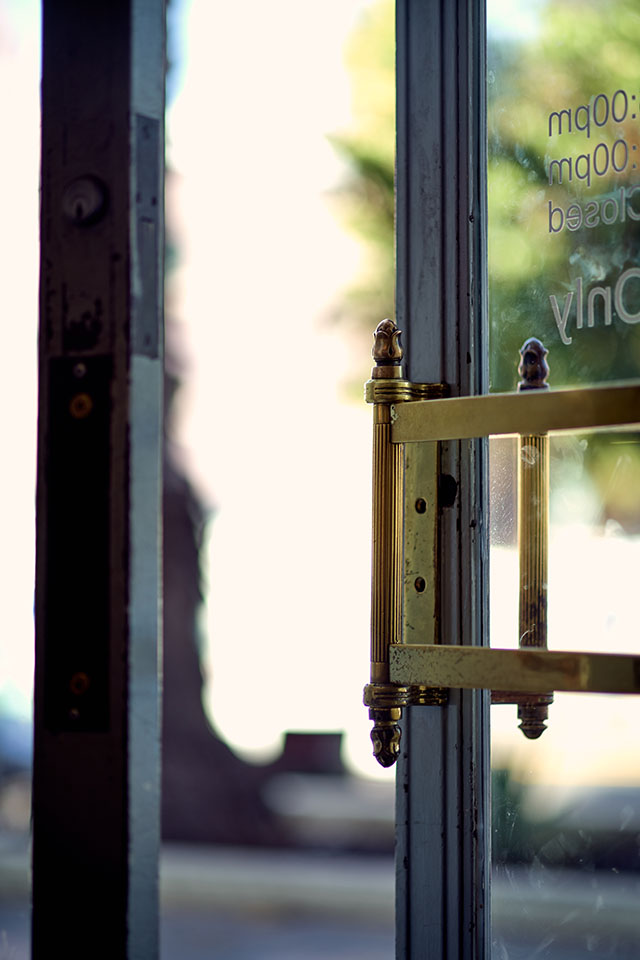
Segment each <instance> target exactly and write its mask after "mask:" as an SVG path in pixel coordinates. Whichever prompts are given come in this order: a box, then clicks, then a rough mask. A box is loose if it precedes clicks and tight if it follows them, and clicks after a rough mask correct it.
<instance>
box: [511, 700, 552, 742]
mask: <svg viewBox="0 0 640 960" xmlns="http://www.w3.org/2000/svg"><path fill="white" fill-rule="evenodd" d="M549 699H552V698H549ZM548 719H549V707H548V706H547V704H544V703H540V704H535V705H534V704H522V705H521V706H520V707H518V720H520V726H519V728H518V729H520V730H522V732H523V733H524V735H525V737H526V738H527V740H537V739H538V737H541V736H542V734H543V733H544V731H545V730H546V729H547V725H546V723H545V720H548Z"/></svg>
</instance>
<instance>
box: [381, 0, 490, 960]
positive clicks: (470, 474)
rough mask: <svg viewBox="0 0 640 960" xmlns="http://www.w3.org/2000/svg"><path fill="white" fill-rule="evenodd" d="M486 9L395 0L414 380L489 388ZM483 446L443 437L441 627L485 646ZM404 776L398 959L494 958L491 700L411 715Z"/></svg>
mask: <svg viewBox="0 0 640 960" xmlns="http://www.w3.org/2000/svg"><path fill="white" fill-rule="evenodd" d="M484 37H485V11H484V3H483V2H481V0H455V2H449V0H398V4H397V154H396V158H397V159H396V166H397V205H396V224H397V227H396V231H397V322H398V325H399V326H400V327H401V328H402V330H403V331H404V334H405V349H406V355H407V358H408V365H407V372H406V375H407V379H408V380H410V381H413V382H432V383H433V382H440V383H443V382H444V383H446V384H448V385H449V386H450V388H451V394H452V395H453V396H456V395H465V394H479V393H483V392H485V391H486V389H487V386H488V384H487V379H488V377H487V347H488V345H487V337H486V309H485V299H486V290H485V276H486V257H485V233H486V202H485V166H486V164H485V151H486V137H485V122H484V89H485V50H484ZM485 476H486V456H485V445H484V442H483V441H470V442H450V443H444V444H441V456H440V492H439V504H438V516H439V536H438V541H439V577H440V582H439V585H438V587H439V589H438V595H439V598H440V600H439V606H440V609H439V615H438V619H439V630H440V637H441V638H442V640H443V642H446V643H455V642H457V641H458V638H462V642H463V643H466V644H473V645H481V644H486V643H488V629H487V614H488V599H487V583H486V560H487V556H488V544H487V531H488V524H487V522H486V517H487V514H486V502H485V498H486V482H485ZM398 766H399V769H398V778H397V816H396V820H397V845H396V867H397V887H396V890H397V894H396V904H397V940H396V956H397V957H398V960H400V958H401V960H424V958H426V957H429V958H431V957H434V958H435V957H437V958H438V960H482V958H488V957H489V956H490V916H489V914H490V900H489V825H488V817H489V805H488V797H489V778H490V770H489V746H488V696H487V694H486V693H483V692H481V691H468V692H462V691H452V692H451V695H450V698H449V703H448V705H447V706H444V707H443V706H419V707H411V708H410V709H409V710H407V711H406V719H405V720H404V722H403V739H402V743H401V751H400V758H399V763H398Z"/></svg>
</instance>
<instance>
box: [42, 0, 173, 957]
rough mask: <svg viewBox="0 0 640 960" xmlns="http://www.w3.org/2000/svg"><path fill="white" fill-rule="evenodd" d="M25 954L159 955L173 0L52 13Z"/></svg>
mask: <svg viewBox="0 0 640 960" xmlns="http://www.w3.org/2000/svg"><path fill="white" fill-rule="evenodd" d="M42 12H43V18H42V159H41V260H40V336H39V354H40V355H39V418H38V420H39V422H38V492H37V569H36V669H35V696H34V766H33V912H32V955H33V957H35V958H45V957H49V956H51V955H52V953H53V952H61V953H62V954H63V955H64V956H65V957H67V958H69V960H74V958H78V960H80V958H85V957H87V956H91V957H96V958H102V957H104V958H107V957H108V958H114V957H122V958H124V957H126V958H129V960H133V958H143V957H144V958H145V960H151V958H154V957H157V955H158V853H159V842H160V829H159V822H160V818H159V799H160V737H159V727H160V723H159V718H160V704H159V673H160V670H159V664H160V647H161V606H160V604H161V592H162V588H161V584H162V579H161V569H160V546H161V530H160V518H161V494H162V484H161V479H162V469H161V449H162V448H161V444H162V414H163V400H162V391H163V323H162V321H163V309H162V308H163V258H164V229H163V228H164V219H163V217H164V213H163V211H164V74H165V4H164V0H92V2H91V3H82V2H80V0H43V11H42Z"/></svg>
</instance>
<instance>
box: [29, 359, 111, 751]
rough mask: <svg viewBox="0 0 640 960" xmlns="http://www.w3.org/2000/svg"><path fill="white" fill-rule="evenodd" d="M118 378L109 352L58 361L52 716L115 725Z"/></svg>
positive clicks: (48, 716)
mask: <svg viewBox="0 0 640 960" xmlns="http://www.w3.org/2000/svg"><path fill="white" fill-rule="evenodd" d="M111 379H112V361H111V358H110V357H108V356H100V357H97V356H92V357H87V358H86V359H85V358H82V359H78V358H75V359H74V358H71V357H59V358H55V359H53V360H51V362H50V367H49V392H48V398H47V400H48V404H49V410H50V422H49V457H48V461H47V464H46V494H45V495H46V497H47V502H48V506H47V510H48V517H49V527H48V534H47V541H46V553H47V555H46V562H47V570H48V578H47V595H46V606H45V621H46V622H45V629H46V636H47V650H46V654H45V666H44V675H45V693H44V709H45V723H46V726H47V728H48V729H49V730H50V731H52V732H56V733H57V732H60V731H74V732H79V731H92V732H96V731H104V730H107V729H108V727H109V689H108V677H109V624H110V607H109V599H110V587H111V565H110V553H109V550H110V539H109V506H110V489H109V483H110V475H111V469H110V466H111V437H110V431H111V405H112V404H111Z"/></svg>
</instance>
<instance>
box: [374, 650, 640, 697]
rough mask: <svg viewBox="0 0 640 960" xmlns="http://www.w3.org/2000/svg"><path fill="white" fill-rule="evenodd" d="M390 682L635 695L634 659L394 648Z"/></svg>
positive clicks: (639, 669)
mask: <svg viewBox="0 0 640 960" xmlns="http://www.w3.org/2000/svg"><path fill="white" fill-rule="evenodd" d="M389 657H390V672H391V682H392V683H397V684H402V685H403V686H411V685H413V684H420V685H422V686H426V687H462V688H465V689H470V690H473V689H485V690H500V691H502V692H503V693H504V692H509V691H513V692H517V693H542V692H547V691H551V690H573V691H580V692H584V693H640V656H638V657H636V656H626V655H623V654H609V653H573V652H569V651H558V650H534V649H531V650H496V649H491V648H489V647H454V646H447V645H444V644H439V645H435V644H394V645H392V646H391V647H390V651H389Z"/></svg>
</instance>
